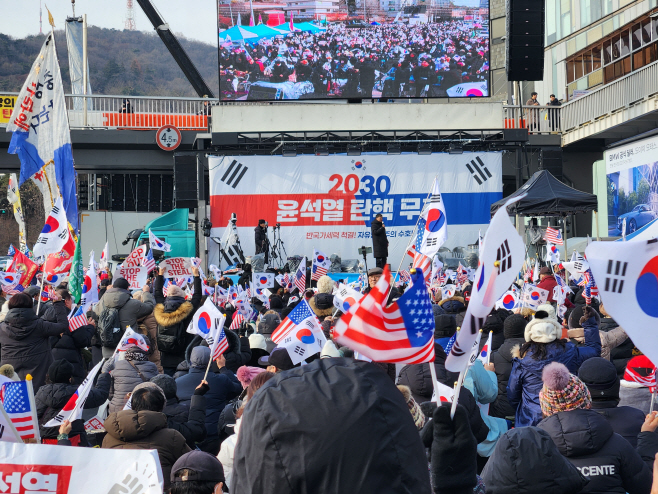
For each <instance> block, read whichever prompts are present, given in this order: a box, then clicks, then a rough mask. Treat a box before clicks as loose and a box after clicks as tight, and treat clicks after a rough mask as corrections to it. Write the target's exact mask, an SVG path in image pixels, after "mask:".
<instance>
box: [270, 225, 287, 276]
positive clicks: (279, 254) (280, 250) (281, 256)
mask: <svg viewBox="0 0 658 494" xmlns="http://www.w3.org/2000/svg"><path fill="white" fill-rule="evenodd" d="M272 230H273V231H274V244H273V245H272V253H271V257H272V259H273V260H274V259H276V263H277V267H278V268H281V267H283V265H284V264H285V261H286V260H287V258H288V253H287V252H286V246H285V245H284V244H283V240H281V224H280V223H277V224H276V225H275V226H274V228H273V229H272Z"/></svg>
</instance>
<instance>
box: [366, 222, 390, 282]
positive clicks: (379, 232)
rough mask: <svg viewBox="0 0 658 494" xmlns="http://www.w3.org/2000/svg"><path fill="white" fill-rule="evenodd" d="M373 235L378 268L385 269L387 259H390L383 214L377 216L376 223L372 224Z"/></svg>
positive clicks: (374, 253) (373, 247)
mask: <svg viewBox="0 0 658 494" xmlns="http://www.w3.org/2000/svg"><path fill="white" fill-rule="evenodd" d="M370 231H371V233H372V254H373V256H374V257H375V262H376V265H377V267H378V268H382V269H384V266H386V258H387V257H388V238H386V226H385V225H384V217H383V216H382V215H381V214H378V215H377V216H375V219H374V221H373V222H372V223H371V224H370Z"/></svg>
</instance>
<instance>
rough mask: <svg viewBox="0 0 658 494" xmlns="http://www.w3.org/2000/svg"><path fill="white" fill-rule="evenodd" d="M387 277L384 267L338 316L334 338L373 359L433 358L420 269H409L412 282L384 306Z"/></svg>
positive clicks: (426, 297) (411, 361) (430, 318)
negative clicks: (370, 286)
mask: <svg viewBox="0 0 658 494" xmlns="http://www.w3.org/2000/svg"><path fill="white" fill-rule="evenodd" d="M389 278H390V271H389V269H388V267H386V268H385V269H384V275H383V276H382V277H381V278H380V279H379V281H378V282H377V285H375V287H374V288H373V289H372V290H371V291H370V292H369V293H368V294H367V295H366V296H365V297H363V298H362V299H361V300H360V301H359V302H357V303H356V304H354V305H353V306H352V307H351V308H350V310H349V312H348V313H347V314H345V315H344V316H343V317H341V318H340V320H339V321H338V323H337V324H336V327H335V328H334V340H336V341H337V342H338V343H340V344H341V345H345V346H348V347H350V348H351V349H353V350H354V351H355V352H359V353H361V354H363V355H365V356H366V357H368V358H370V359H372V360H374V361H376V362H389V363H404V364H420V363H423V362H432V361H433V360H434V316H433V313H432V303H431V302H430V298H429V295H428V293H427V287H426V286H425V283H424V281H425V279H424V277H423V273H422V271H421V270H419V269H413V270H412V272H411V280H412V283H413V285H412V286H411V287H410V288H408V289H407V291H405V292H404V294H403V295H402V297H400V298H399V299H398V300H396V301H395V302H393V303H392V304H391V305H389V306H388V307H387V306H386V299H387V296H388V292H389V290H390V282H389ZM273 336H274V335H273Z"/></svg>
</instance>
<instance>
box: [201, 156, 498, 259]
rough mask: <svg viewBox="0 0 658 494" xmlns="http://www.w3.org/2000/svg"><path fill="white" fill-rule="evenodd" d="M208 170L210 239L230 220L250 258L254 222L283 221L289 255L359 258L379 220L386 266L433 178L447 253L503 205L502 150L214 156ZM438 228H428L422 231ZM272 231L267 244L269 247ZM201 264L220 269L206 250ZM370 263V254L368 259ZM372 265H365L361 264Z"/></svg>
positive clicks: (404, 240)
mask: <svg viewBox="0 0 658 494" xmlns="http://www.w3.org/2000/svg"><path fill="white" fill-rule="evenodd" d="M208 164H209V169H210V216H211V221H212V224H213V225H216V226H215V228H213V229H212V233H211V235H212V236H213V237H219V238H221V237H222V234H223V233H224V229H225V227H224V225H227V224H228V223H229V219H230V218H231V213H235V214H236V215H237V227H238V233H239V236H240V242H241V245H242V248H243V249H244V253H245V255H247V256H250V255H253V254H254V252H255V246H254V228H255V227H256V226H257V225H258V220H259V219H264V220H266V221H267V222H268V223H269V225H270V227H272V226H274V225H275V224H276V223H280V224H281V239H282V240H283V241H284V242H285V247H286V251H287V253H288V255H293V254H297V255H301V256H308V257H310V256H311V254H312V253H313V249H314V248H317V249H321V250H322V251H323V252H326V253H327V254H328V255H331V254H334V253H336V254H338V255H340V256H341V257H342V258H343V259H359V258H360V256H359V254H358V252H357V249H358V248H359V247H361V246H362V245H365V246H368V247H369V246H371V245H372V238H371V234H370V222H371V221H372V220H373V219H374V218H375V215H377V214H379V213H381V214H382V215H383V220H384V224H385V225H386V235H387V237H388V240H389V248H388V251H389V259H390V261H391V262H393V263H397V262H398V260H399V259H400V258H401V257H402V256H403V255H404V254H405V252H406V247H407V246H408V245H409V243H410V242H411V240H412V238H411V236H412V233H413V230H414V226H415V225H416V222H417V221H418V217H419V215H420V214H421V211H422V208H423V205H424V204H425V202H426V201H428V200H429V194H430V192H431V187H432V183H433V182H434V178H435V177H436V178H437V183H438V185H439V186H440V190H441V200H442V201H443V204H444V206H445V213H446V216H447V217H448V218H449V222H448V239H447V241H446V243H445V244H444V245H445V246H446V247H449V248H454V247H456V246H463V247H466V246H467V245H468V244H472V243H474V242H476V241H477V239H478V231H479V230H482V231H484V230H486V228H487V225H488V224H489V220H490V212H489V211H490V209H489V208H490V206H491V203H492V202H495V201H497V200H499V199H500V198H502V190H503V182H502V155H501V153H497V152H491V153H463V154H459V155H451V154H447V153H435V154H432V155H429V156H421V155H416V154H404V155H397V156H395V155H386V154H373V155H363V156H358V157H356V156H347V155H333V156H308V155H305V156H298V157H295V158H288V157H283V156H215V157H210V158H209V160H208ZM435 226H436V227H438V226H440V224H439V223H437V222H436V221H435V222H427V224H426V226H425V227H426V228H433V227H435ZM273 240H274V239H273V237H272V234H271V232H270V242H273ZM209 249H211V250H210V252H209V262H210V263H214V264H217V265H219V251H218V246H217V244H215V243H214V242H211V243H209ZM371 256H372V255H371ZM371 262H373V264H374V259H369V260H368V264H369V265H370V263H371Z"/></svg>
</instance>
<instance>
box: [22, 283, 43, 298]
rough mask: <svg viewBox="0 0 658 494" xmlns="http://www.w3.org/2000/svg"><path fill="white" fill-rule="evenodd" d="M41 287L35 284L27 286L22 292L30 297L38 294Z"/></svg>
mask: <svg viewBox="0 0 658 494" xmlns="http://www.w3.org/2000/svg"><path fill="white" fill-rule="evenodd" d="M40 291H41V289H40V288H39V287H38V286H37V285H30V286H28V287H27V288H26V289H25V291H24V292H23V293H27V294H28V295H29V296H30V297H36V296H37V295H39V292H40Z"/></svg>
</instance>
